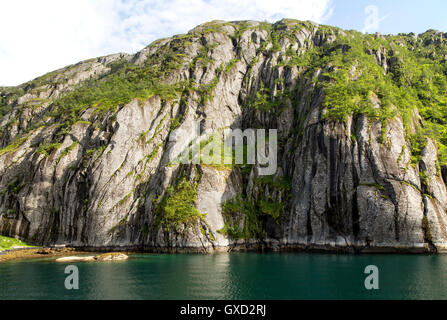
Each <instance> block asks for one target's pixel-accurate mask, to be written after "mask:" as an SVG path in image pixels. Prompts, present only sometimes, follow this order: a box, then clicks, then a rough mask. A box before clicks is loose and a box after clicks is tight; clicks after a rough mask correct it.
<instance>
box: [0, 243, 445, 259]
mask: <svg viewBox="0 0 447 320" xmlns="http://www.w3.org/2000/svg"><path fill="white" fill-rule="evenodd" d="M101 252H102V254H99V253H101ZM225 252H229V253H230V252H260V253H267V252H302V253H304V252H306V253H326V254H445V253H447V248H438V250H437V251H436V252H434V251H432V250H430V248H428V247H420V248H410V247H395V248H389V247H371V248H354V247H338V246H318V247H315V246H313V247H307V246H304V245H287V246H281V247H274V248H272V247H267V246H262V245H256V246H255V245H253V246H248V247H247V246H231V247H215V248H208V249H207V250H204V249H203V248H202V249H201V248H196V247H189V248H188V247H186V248H161V247H135V246H132V247H128V246H126V247H116V246H114V247H70V248H68V247H67V248H32V249H15V250H6V251H3V252H0V262H4V261H11V260H19V259H36V258H46V257H55V258H57V259H55V261H56V262H88V261H120V260H126V259H127V258H128V256H127V255H128V254H136V253H159V254H163V253H164V254H213V253H225ZM89 253H90V254H91V253H98V254H96V255H87V254H89ZM79 255H81V256H79ZM58 257H59V258H58Z"/></svg>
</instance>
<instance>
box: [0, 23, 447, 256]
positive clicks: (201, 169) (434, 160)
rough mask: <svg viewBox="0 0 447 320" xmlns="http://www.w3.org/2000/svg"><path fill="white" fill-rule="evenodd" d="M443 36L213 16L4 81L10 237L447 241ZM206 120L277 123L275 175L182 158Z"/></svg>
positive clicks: (2, 134)
mask: <svg viewBox="0 0 447 320" xmlns="http://www.w3.org/2000/svg"><path fill="white" fill-rule="evenodd" d="M445 36H446V35H445V34H442V33H440V32H437V31H433V30H430V31H427V32H426V33H424V34H422V35H418V36H417V35H414V34H408V35H398V36H382V35H379V34H376V35H365V34H361V33H359V32H355V31H343V30H340V29H337V28H334V27H329V26H321V25H317V24H315V23H311V22H300V21H294V20H282V21H279V22H277V23H275V24H268V23H259V22H254V21H242V22H223V21H213V22H210V23H207V24H204V25H201V26H198V27H196V28H195V29H193V30H191V31H190V32H188V34H184V35H178V36H174V37H172V38H169V39H162V40H158V41H156V42H154V43H152V44H151V45H149V46H148V47H146V48H144V49H143V50H142V51H140V52H138V53H137V54H135V55H128V54H116V55H112V56H107V57H101V58H97V59H91V60H88V61H84V62H80V63H78V64H76V65H72V66H69V67H66V68H64V69H61V70H57V71H54V72H51V73H49V74H47V75H44V76H42V77H40V78H37V79H35V80H33V81H30V82H28V83H25V84H23V85H21V86H18V87H14V88H11V87H7V88H0V116H1V118H0V148H1V149H0V234H2V235H6V236H18V237H20V238H22V239H24V240H27V241H30V242H33V243H36V244H56V243H65V244H67V245H72V246H76V247H95V248H98V247H133V248H140V249H147V250H152V249H154V250H157V249H158V250H164V249H172V250H177V249H178V250H179V249H195V250H201V251H212V250H214V249H219V248H224V249H227V248H234V247H236V248H240V247H250V248H256V247H268V248H273V249H280V248H307V249H325V250H332V249H333V250H336V249H346V250H355V251H375V250H376V251H379V250H382V251H394V250H396V249H402V250H412V251H442V250H444V249H445V248H447V192H446V185H445V183H444V181H445V179H446V178H447V177H446V174H445V173H446V167H445V165H446V164H447V152H446V147H445V146H446V145H447V130H446V121H447V107H446V103H447V99H446V96H447V80H446V75H447V63H446V60H447V49H446V48H447V42H445ZM196 124H198V126H199V127H200V129H201V130H203V131H204V130H211V131H212V132H220V131H221V130H224V129H226V128H232V129H237V128H239V129H242V130H244V129H247V128H254V129H277V130H278V153H277V157H278V168H277V170H276V173H275V174H274V175H270V176H262V175H259V167H258V166H256V165H252V164H239V165H236V164H234V165H224V164H222V165H216V164H212V165H207V164H204V163H196V164H176V163H175V162H174V163H173V162H172V157H171V155H172V153H175V152H176V151H179V150H182V149H184V148H185V147H187V146H188V145H191V144H192V143H194V135H190V134H177V135H176V134H173V133H174V132H191V130H192V129H194V128H195V126H197V125H196ZM179 129H181V130H179ZM182 130H183V131H182ZM192 132H194V130H193V131H192Z"/></svg>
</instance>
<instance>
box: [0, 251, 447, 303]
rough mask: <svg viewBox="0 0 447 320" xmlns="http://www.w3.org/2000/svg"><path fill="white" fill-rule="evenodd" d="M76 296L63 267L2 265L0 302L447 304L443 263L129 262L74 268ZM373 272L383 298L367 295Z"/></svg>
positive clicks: (390, 258) (341, 258) (187, 258)
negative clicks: (371, 267)
mask: <svg viewBox="0 0 447 320" xmlns="http://www.w3.org/2000/svg"><path fill="white" fill-rule="evenodd" d="M76 265H77V266H78V268H79V276H80V288H79V290H71V291H70V290H66V289H65V287H64V280H65V277H66V276H67V275H66V274H65V273H64V269H65V266H66V264H61V263H55V262H54V261H53V260H51V259H41V260H32V261H30V260H28V261H16V262H5V263H2V264H0V299H447V290H446V289H447V276H446V275H445V273H444V270H447V255H439V256H430V255H361V256H354V255H324V254H298V253H282V254H274V253H271V254H270V253H269V254H256V253H231V254H214V255H193V254H191V255H186V254H181V255H173V254H160V255H154V254H147V255H143V254H141V255H132V256H131V259H130V260H127V261H121V262H104V263H99V262H87V263H77V264H76ZM368 265H376V266H377V267H378V268H379V271H380V290H377V291H374V290H373V291H368V290H366V289H365V287H364V280H365V277H366V275H365V274H364V269H365V267H366V266H368Z"/></svg>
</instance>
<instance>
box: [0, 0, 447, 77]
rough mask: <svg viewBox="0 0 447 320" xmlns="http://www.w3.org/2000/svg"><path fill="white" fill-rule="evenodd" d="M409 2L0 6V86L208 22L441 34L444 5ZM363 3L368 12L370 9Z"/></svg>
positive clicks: (107, 1) (206, 0)
mask: <svg viewBox="0 0 447 320" xmlns="http://www.w3.org/2000/svg"><path fill="white" fill-rule="evenodd" d="M410 3H411V1H408V0H407V1H403V0H402V1H401V0H392V1H389V0H373V1H367V0H360V1H357V0H355V1H354V0H273V1H272V0H170V1H169V0H168V1H161V0H39V1H36V0H10V1H6V0H1V1H0V30H1V33H0V85H18V84H20V83H23V82H25V81H28V80H31V79H33V78H35V77H37V76H39V75H42V74H44V73H47V72H49V71H52V70H55V69H58V68H61V67H64V66H66V65H69V64H72V63H76V62H78V61H81V60H85V59H89V58H92V57H97V56H102V55H106V54H111V53H117V52H127V53H134V52H137V51H138V50H140V49H142V48H143V47H145V46H146V45H148V44H149V43H151V42H152V41H154V40H156V39H158V38H162V37H167V36H172V35H174V34H180V33H186V32H187V31H188V30H190V29H192V28H193V27H194V26H196V25H198V24H200V23H203V22H206V21H210V20H215V19H219V20H247V19H251V20H261V21H263V20H267V21H277V20H280V19H282V18H294V19H300V20H313V21H316V22H320V23H325V24H331V25H337V26H340V27H343V28H346V29H357V30H360V31H365V32H376V31H379V32H382V33H397V32H410V31H415V32H422V31H424V30H426V29H429V28H431V27H433V28H438V29H441V30H444V31H447V25H445V24H446V22H445V20H446V19H444V17H445V12H446V11H445V9H447V5H446V3H447V1H444V0H427V1H424V2H422V1H421V2H416V1H414V2H413V3H412V4H410ZM418 3H419V4H418ZM427 3H436V5H435V6H434V7H431V10H432V12H435V14H434V16H435V17H433V15H430V17H429V15H428V13H426V15H427V17H426V18H427V19H420V18H421V14H422V15H423V14H424V10H425V11H427V8H429V7H430V6H427ZM371 5H375V7H373V8H372V9H371ZM437 6H438V7H439V6H441V7H442V8H438V7H437ZM368 8H369V9H368ZM442 9H443V10H442ZM436 12H437V13H438V15H439V19H437V17H436ZM368 17H369V20H368ZM373 18H374V19H373ZM371 19H372V20H371ZM372 22H373V23H372ZM443 26H445V27H446V28H444V29H443ZM424 28H425V29H424Z"/></svg>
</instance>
